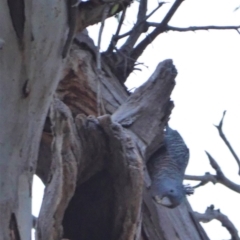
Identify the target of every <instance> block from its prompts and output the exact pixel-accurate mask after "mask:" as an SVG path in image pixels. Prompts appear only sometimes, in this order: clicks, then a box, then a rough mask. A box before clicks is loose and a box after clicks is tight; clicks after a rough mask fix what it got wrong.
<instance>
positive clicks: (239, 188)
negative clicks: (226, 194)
mask: <svg viewBox="0 0 240 240" xmlns="http://www.w3.org/2000/svg"><path fill="white" fill-rule="evenodd" d="M206 154H207V156H208V159H209V162H210V164H211V166H212V168H213V169H214V170H215V171H216V175H212V174H210V173H205V175H204V176H191V175H185V177H184V179H186V180H192V181H201V182H200V183H199V184H198V185H196V186H194V188H197V187H200V186H203V185H205V184H207V183H208V182H212V183H213V184H216V183H221V184H222V185H224V186H226V187H227V188H229V189H231V190H233V191H235V192H237V193H240V185H238V184H236V183H234V182H232V181H231V180H229V179H228V178H227V177H226V176H225V175H224V173H223V172H222V170H221V168H220V166H219V165H218V163H217V162H216V161H215V160H214V158H213V157H212V156H211V155H210V154H209V153H208V152H206Z"/></svg>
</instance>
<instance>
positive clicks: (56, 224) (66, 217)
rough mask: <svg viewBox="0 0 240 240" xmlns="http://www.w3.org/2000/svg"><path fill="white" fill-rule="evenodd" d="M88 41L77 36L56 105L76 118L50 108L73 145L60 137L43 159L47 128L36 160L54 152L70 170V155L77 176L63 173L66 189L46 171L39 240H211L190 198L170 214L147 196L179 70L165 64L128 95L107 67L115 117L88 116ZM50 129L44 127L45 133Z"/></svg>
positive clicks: (108, 100) (106, 86) (109, 107)
mask: <svg viewBox="0 0 240 240" xmlns="http://www.w3.org/2000/svg"><path fill="white" fill-rule="evenodd" d="M85 37H87V36H86V35H85ZM83 38H84V36H80V35H79V36H78V41H75V43H76V44H75V45H74V46H73V47H72V49H71V51H70V57H69V59H68V63H67V65H66V66H67V67H66V69H65V71H64V72H65V77H63V79H62V80H61V81H60V84H59V86H58V90H57V95H56V96H57V97H58V98H59V99H57V100H55V101H58V102H60V103H61V104H62V105H63V106H64V108H69V110H68V112H69V111H70V112H71V113H72V114H68V115H66V114H65V115H64V114H62V115H61V114H60V113H58V112H59V111H60V112H61V110H59V109H58V108H56V107H55V108H53V109H55V110H54V111H55V112H56V113H58V118H57V119H59V118H60V119H61V118H62V120H61V121H63V122H65V125H66V127H65V130H64V131H65V133H64V135H66V136H71V140H70V139H69V138H66V137H63V138H62V142H61V146H60V147H59V149H58V150H57V149H56V148H53V149H52V151H53V153H52V155H53V156H51V154H50V153H49V154H46V152H45V155H43V154H42V153H41V151H45V150H46V146H47V145H48V141H49V138H47V140H44V139H45V138H46V134H49V133H47V130H46V132H45V133H43V137H42V144H41V148H40V152H39V161H38V163H39V168H40V166H41V165H44V164H46V162H47V161H46V159H45V156H48V162H52V166H54V165H56V163H54V162H55V161H56V159H57V158H55V157H54V156H55V155H56V153H55V151H57V152H58V153H57V154H58V155H59V157H58V160H57V161H58V162H60V163H61V165H62V169H65V168H67V169H70V168H71V167H70V166H71V163H70V161H69V157H70V159H72V160H71V161H72V164H73V163H74V166H77V167H76V168H77V172H74V174H72V175H71V184H70V183H69V181H63V179H65V178H67V179H68V177H67V175H68V174H70V172H69V171H64V170H62V173H61V174H62V175H61V179H62V180H61V181H60V183H61V182H62V183H64V184H60V185H59V183H58V184H57V182H58V181H56V180H54V179H57V178H59V175H60V173H59V170H58V171H56V168H55V170H52V169H53V167H52V168H51V171H50V173H48V174H49V175H50V176H52V177H51V180H50V182H49V183H48V184H47V186H46V194H45V197H44V201H43V207H42V210H41V212H40V217H39V220H38V227H37V232H38V239H58V238H56V237H54V236H56V235H55V234H56V232H57V233H58V234H61V232H62V231H63V237H64V238H67V239H72V240H74V239H84V240H85V239H151V240H152V239H163V240H167V239H169V240H173V239H185V240H186V239H201V240H202V239H208V238H207V236H206V234H205V233H204V231H203V229H202V228H201V226H200V225H199V223H198V222H197V221H196V219H195V218H194V217H193V216H192V210H191V208H190V206H189V205H188V203H187V200H186V201H185V202H184V203H183V204H182V205H181V206H179V207H178V208H176V209H174V210H169V209H166V208H164V207H161V206H159V205H156V204H155V203H154V202H153V201H152V198H151V195H150V193H149V191H150V190H149V187H150V186H151V181H150V178H149V175H148V171H147V169H146V166H145V162H146V161H147V159H148V157H149V156H150V155H151V154H152V153H153V152H155V151H156V150H157V149H158V148H159V146H161V144H162V140H163V134H162V133H163V128H164V126H165V124H166V123H167V121H168V118H169V115H170V113H171V110H172V108H173V103H172V102H171V101H170V94H171V91H172V89H173V87H174V85H175V81H174V79H175V76H176V74H177V72H176V69H175V67H174V65H173V63H172V61H171V60H166V61H164V62H162V63H160V64H159V65H158V67H157V69H156V71H155V73H154V74H153V75H152V76H151V77H150V79H149V80H148V81H147V82H146V83H145V84H144V85H143V86H141V87H140V88H139V89H137V90H136V91H135V92H134V93H133V94H131V95H130V96H129V93H128V92H127V91H126V90H125V89H124V88H123V86H122V85H121V83H120V82H119V81H118V80H117V78H115V77H114V75H112V74H111V72H108V71H109V70H108V69H107V68H104V70H105V69H107V70H106V71H105V72H104V73H105V74H104V83H102V85H101V87H102V98H103V101H104V105H105V107H106V111H107V112H108V113H109V114H112V116H110V115H104V116H101V117H94V116H88V117H87V116H86V115H96V112H97V111H96V109H97V104H96V99H97V96H96V94H97V93H96V92H97V86H96V82H97V71H96V63H95V50H94V47H93V45H92V44H90V43H89V42H90V40H89V41H88V43H86V42H87V41H86V39H85V40H83ZM103 64H104V62H103ZM120 89H121V90H120ZM53 106H56V104H53ZM59 114H60V115H59ZM63 115H64V116H63ZM60 116H62V117H60ZM66 116H67V117H66ZM51 121H52V122H53V123H54V122H55V120H54V119H52V120H51ZM48 125H49V123H48V122H46V124H45V129H49V127H48ZM60 125H61V124H59V126H60ZM63 125H64V124H63ZM65 125H64V126H65ZM55 131H56V130H54V131H53V132H52V133H51V134H52V139H53V140H52V141H53V143H54V142H56V141H57V140H56V138H57V135H56V133H55ZM60 136H61V134H60ZM44 146H45V147H44ZM53 146H55V144H53ZM66 147H67V148H66ZM48 149H49V151H51V148H48ZM63 152H64V154H63ZM73 152H75V153H73ZM60 163H58V164H60ZM68 165H70V166H69V167H66V166H68ZM63 166H65V167H63ZM45 169H46V168H45ZM64 174H66V175H64ZM45 175H47V174H45ZM45 175H44V176H45ZM39 176H40V175H39ZM45 182H46V180H45ZM68 184H70V185H71V186H72V187H69V185H68ZM74 184H75V185H74ZM51 189H55V190H54V191H53V190H51ZM57 189H59V190H57ZM143 192H144V194H143ZM71 196H73V197H72V198H71ZM142 196H143V197H142ZM56 199H58V200H57V201H56ZM63 213H64V214H63ZM46 226H48V229H49V230H48V231H46V230H45V228H46ZM58 236H60V235H58Z"/></svg>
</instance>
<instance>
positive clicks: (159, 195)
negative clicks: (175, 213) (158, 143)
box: [148, 126, 193, 208]
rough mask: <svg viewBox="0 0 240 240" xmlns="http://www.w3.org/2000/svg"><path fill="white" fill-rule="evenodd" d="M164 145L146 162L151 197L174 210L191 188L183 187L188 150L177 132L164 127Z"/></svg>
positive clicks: (190, 191) (189, 192)
mask: <svg viewBox="0 0 240 240" xmlns="http://www.w3.org/2000/svg"><path fill="white" fill-rule="evenodd" d="M164 135H165V136H164V144H163V146H162V147H161V148H160V149H158V150H157V151H156V152H155V153H154V154H153V155H152V156H151V158H150V159H149V161H148V170H149V174H150V177H151V179H152V185H151V191H152V196H153V198H154V199H155V200H156V202H157V203H159V204H162V205H164V206H166V207H170V208H174V207H176V206H178V205H179V204H181V202H182V201H183V199H184V198H185V196H186V194H191V193H192V191H193V190H192V188H191V187H189V186H188V187H187V188H186V187H184V186H183V178H184V173H185V170H186V167H187V164H188V161H189V149H188V147H187V146H186V144H185V142H184V140H183V138H182V137H181V135H180V134H179V133H178V131H176V130H173V129H171V128H170V127H169V126H167V127H166V131H165V133H164Z"/></svg>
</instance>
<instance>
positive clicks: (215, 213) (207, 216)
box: [194, 205, 240, 240]
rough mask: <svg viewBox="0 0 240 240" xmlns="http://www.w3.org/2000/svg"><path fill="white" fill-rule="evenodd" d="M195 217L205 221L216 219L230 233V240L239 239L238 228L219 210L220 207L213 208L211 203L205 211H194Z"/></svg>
mask: <svg viewBox="0 0 240 240" xmlns="http://www.w3.org/2000/svg"><path fill="white" fill-rule="evenodd" d="M194 215H195V217H196V218H197V220H198V221H200V222H203V223H207V222H210V221H212V220H214V219H216V220H218V221H219V222H221V223H222V226H224V227H225V228H226V229H227V230H228V232H229V233H230V235H231V236H232V238H231V239H232V240H240V238H239V236H238V230H237V229H236V227H235V226H234V224H233V223H232V222H231V221H230V220H229V218H228V217H227V216H226V215H224V214H223V213H221V212H220V209H214V205H211V206H210V207H208V208H207V209H206V211H205V213H198V212H194Z"/></svg>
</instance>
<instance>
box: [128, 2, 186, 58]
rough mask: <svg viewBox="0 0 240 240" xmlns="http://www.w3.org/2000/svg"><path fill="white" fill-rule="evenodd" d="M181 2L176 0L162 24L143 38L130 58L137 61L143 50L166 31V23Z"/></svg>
mask: <svg viewBox="0 0 240 240" xmlns="http://www.w3.org/2000/svg"><path fill="white" fill-rule="evenodd" d="M182 2H183V0H176V1H175V2H174V4H173V5H172V7H171V8H170V10H169V11H168V13H167V14H166V16H165V17H164V19H163V20H162V22H161V23H160V24H159V25H158V26H157V27H156V29H154V30H153V31H152V32H151V33H150V34H149V35H148V36H147V37H146V38H144V39H143V40H142V41H141V42H140V43H139V44H138V45H137V46H136V47H135V48H134V49H133V51H132V53H131V57H132V58H134V59H137V58H138V57H139V56H140V55H142V53H143V51H144V50H145V48H146V47H147V46H148V45H149V44H150V43H152V42H153V40H154V39H155V38H156V37H157V36H158V35H159V34H161V33H163V32H164V31H165V29H166V26H167V24H168V22H169V21H170V20H171V18H172V17H173V15H174V14H175V12H176V11H177V9H178V8H179V7H180V5H181V4H182Z"/></svg>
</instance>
